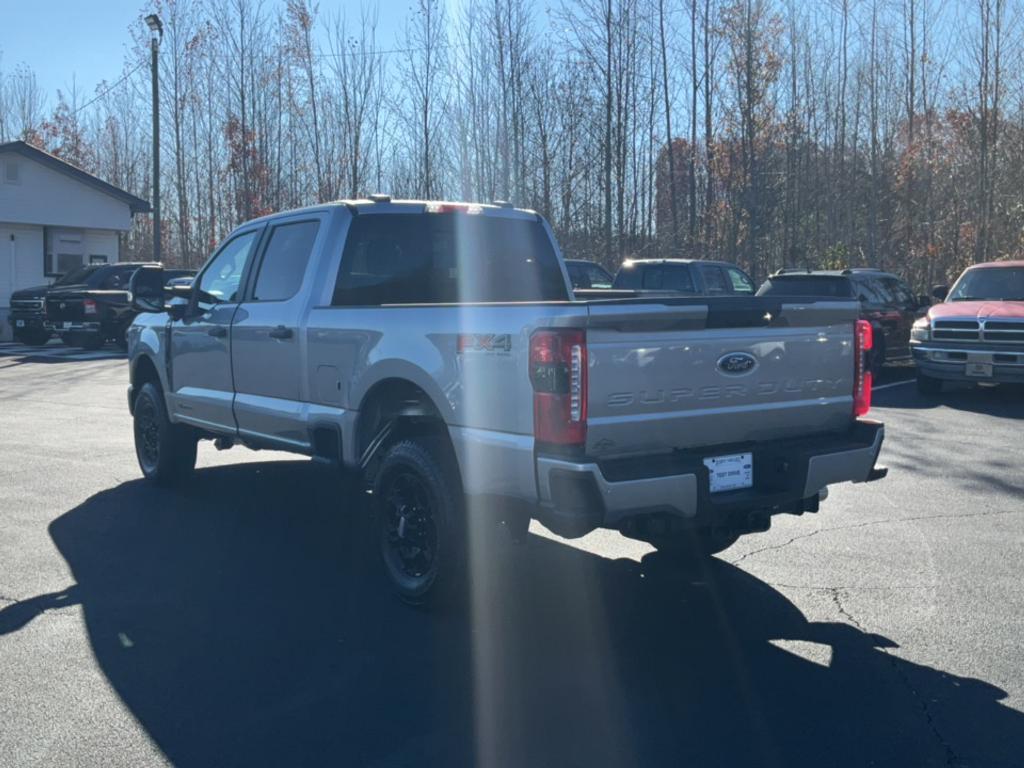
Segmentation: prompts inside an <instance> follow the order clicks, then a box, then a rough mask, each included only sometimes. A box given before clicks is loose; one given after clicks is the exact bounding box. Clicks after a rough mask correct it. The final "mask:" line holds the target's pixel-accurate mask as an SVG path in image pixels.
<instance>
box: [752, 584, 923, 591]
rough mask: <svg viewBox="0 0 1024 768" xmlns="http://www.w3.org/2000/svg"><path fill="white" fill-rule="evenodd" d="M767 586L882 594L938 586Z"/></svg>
mask: <svg viewBox="0 0 1024 768" xmlns="http://www.w3.org/2000/svg"><path fill="white" fill-rule="evenodd" d="M765 583H766V584H767V585H768V586H771V587H780V588H782V589H804V590H807V591H817V592H828V591H830V590H833V589H841V590H843V591H846V592H883V591H886V592H888V591H899V590H902V589H938V588H939V586H940V585H939V584H893V585H891V586H872V585H867V584H841V585H839V586H835V587H830V586H825V585H823V584H784V583H782V582H780V581H765Z"/></svg>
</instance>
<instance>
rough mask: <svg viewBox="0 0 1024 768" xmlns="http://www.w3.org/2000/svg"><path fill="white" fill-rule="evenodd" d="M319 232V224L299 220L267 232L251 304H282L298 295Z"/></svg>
mask: <svg viewBox="0 0 1024 768" xmlns="http://www.w3.org/2000/svg"><path fill="white" fill-rule="evenodd" d="M319 229H320V222H318V221H299V222H295V223H291V224H280V225H278V226H276V227H274V228H273V229H272V230H271V231H270V239H269V241H268V242H267V247H266V249H264V251H263V260H262V261H261V262H260V271H259V275H258V276H257V277H256V288H255V290H254V291H253V297H252V299H253V301H285V300H287V299H290V298H291V297H292V296H294V295H295V294H296V293H298V291H299V286H301V285H302V278H303V277H304V276H305V274H306V265H308V264H309V257H310V255H311V254H312V253H313V241H314V240H316V233H317V231H318V230H319Z"/></svg>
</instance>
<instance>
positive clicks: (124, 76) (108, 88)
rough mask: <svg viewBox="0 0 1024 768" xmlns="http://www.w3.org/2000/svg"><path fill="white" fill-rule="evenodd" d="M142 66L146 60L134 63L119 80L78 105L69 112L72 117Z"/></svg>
mask: <svg viewBox="0 0 1024 768" xmlns="http://www.w3.org/2000/svg"><path fill="white" fill-rule="evenodd" d="M144 66H146V62H145V61H140V62H139V63H138V64H136V65H135V66H134V67H133V68H132V69H130V70H129V71H128V72H126V73H125V74H124V75H122V76H121V78H120V79H119V80H118V81H117V82H115V83H114V84H112V85H109V86H107V87H106V88H104V89H103V90H102V91H100V92H99V93H97V94H96V95H95V96H93V97H92V98H91V99H89V100H88V101H87V102H85V104H83V105H82V106H80V107H79V108H78V109H76V110H75V111H74V112H72V113H71V115H72V116H73V117H74V116H77V115H78V113H79V112H81V111H82V110H84V109H85V108H86V107H91V106H92V105H93V104H95V103H96V102H97V101H99V100H100V99H102V98H103V97H104V96H106V95H107V94H108V93H110V92H111V91H112V90H114V89H115V88H117V86H119V85H121V83H123V82H124V81H125V80H127V79H128V78H129V77H131V76H132V75H134V74H135V73H136V72H138V71H139V70H140V69H142V68H143V67H144Z"/></svg>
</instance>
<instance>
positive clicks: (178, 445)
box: [133, 381, 197, 485]
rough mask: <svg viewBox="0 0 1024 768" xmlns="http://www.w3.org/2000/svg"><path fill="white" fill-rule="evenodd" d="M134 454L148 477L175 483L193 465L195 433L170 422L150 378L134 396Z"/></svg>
mask: <svg viewBox="0 0 1024 768" xmlns="http://www.w3.org/2000/svg"><path fill="white" fill-rule="evenodd" d="M133 414H134V417H135V428H134V432H135V455H136V457H137V458H138V460H139V468H140V469H141V470H142V474H143V475H144V476H145V477H146V479H147V480H150V481H152V482H154V483H156V484H157V485H174V484H175V483H177V482H179V481H180V480H182V479H183V478H184V477H186V476H187V475H189V474H190V473H191V472H192V470H193V469H194V468H195V466H196V443H197V440H196V437H195V435H194V434H193V433H192V431H191V430H190V429H189V428H188V427H184V426H182V425H180V424H172V423H171V422H170V420H169V419H168V418H167V407H166V406H165V405H164V396H163V393H162V392H161V391H160V387H159V386H157V385H156V384H154V383H153V382H151V381H148V382H146V383H145V384H143V385H142V389H140V390H139V394H138V395H136V397H135V407H134V408H133Z"/></svg>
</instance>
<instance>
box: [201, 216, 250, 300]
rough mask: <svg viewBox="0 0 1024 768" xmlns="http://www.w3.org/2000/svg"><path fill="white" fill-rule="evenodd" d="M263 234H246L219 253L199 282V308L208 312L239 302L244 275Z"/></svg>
mask: <svg viewBox="0 0 1024 768" xmlns="http://www.w3.org/2000/svg"><path fill="white" fill-rule="evenodd" d="M259 233H260V230H252V231H251V232H244V233H242V234H241V235H238V236H237V237H235V238H233V239H231V240H229V241H228V242H227V243H225V244H224V246H223V247H222V248H221V249H220V251H218V252H217V255H216V256H214V257H213V259H212V260H211V261H210V263H209V264H207V265H206V269H204V270H203V274H202V276H201V277H200V278H199V294H198V299H199V305H200V306H201V307H204V308H208V307H211V306H213V305H214V304H222V303H224V302H231V301H236V300H237V299H238V291H239V288H240V287H241V283H242V273H243V272H244V271H245V265H246V264H248V262H249V257H250V256H251V255H252V251H253V248H254V247H255V245H256V241H257V239H258V238H259Z"/></svg>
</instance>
